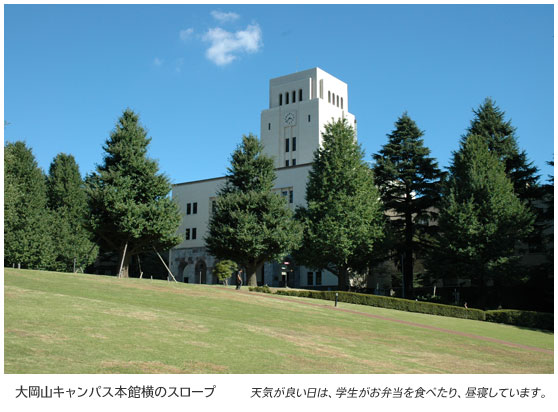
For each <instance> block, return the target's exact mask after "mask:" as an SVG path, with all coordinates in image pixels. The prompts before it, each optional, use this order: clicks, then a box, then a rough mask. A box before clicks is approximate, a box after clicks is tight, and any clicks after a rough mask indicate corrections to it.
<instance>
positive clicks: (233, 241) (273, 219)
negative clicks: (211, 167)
mask: <svg viewBox="0 0 558 412" xmlns="http://www.w3.org/2000/svg"><path fill="white" fill-rule="evenodd" d="M262 149H263V146H262V144H261V142H260V141H259V140H258V139H257V137H255V136H253V135H249V136H243V138H242V143H241V144H240V145H239V146H238V147H237V149H236V150H235V151H234V152H233V154H232V158H231V166H230V167H229V168H228V172H229V174H228V175H227V183H226V185H225V186H224V187H223V188H222V190H220V192H219V193H218V197H217V199H216V201H215V208H214V210H213V214H212V216H211V218H210V220H209V227H208V235H207V236H206V238H205V242H206V245H207V249H208V251H209V253H211V254H212V255H213V256H215V257H216V258H217V259H230V260H233V261H235V262H237V263H238V264H240V265H241V266H244V267H245V268H246V276H247V278H248V285H250V286H256V285H257V275H256V274H257V271H258V270H259V269H260V268H261V267H262V266H263V264H264V263H265V262H269V261H277V260H279V259H281V258H282V257H284V256H285V255H287V254H288V253H289V252H290V251H291V250H292V249H294V248H295V247H297V246H298V244H299V241H300V227H299V225H298V223H297V222H296V221H295V220H294V219H293V213H292V211H291V210H290V209H289V208H288V206H287V203H286V200H285V199H284V198H283V197H281V196H280V195H279V194H277V193H274V192H272V191H271V189H272V187H273V180H274V179H275V172H274V170H273V160H272V159H271V158H269V157H267V156H265V155H264V154H263V153H262Z"/></svg>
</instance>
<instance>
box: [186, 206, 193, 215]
mask: <svg viewBox="0 0 558 412" xmlns="http://www.w3.org/2000/svg"><path fill="white" fill-rule="evenodd" d="M186 214H187V215H190V214H192V204H191V203H188V204H187V205H186Z"/></svg>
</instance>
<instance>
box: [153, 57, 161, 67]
mask: <svg viewBox="0 0 558 412" xmlns="http://www.w3.org/2000/svg"><path fill="white" fill-rule="evenodd" d="M153 64H154V65H155V66H161V65H162V64H163V60H161V59H160V58H158V57H155V59H153Z"/></svg>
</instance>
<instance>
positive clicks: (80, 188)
mask: <svg viewBox="0 0 558 412" xmlns="http://www.w3.org/2000/svg"><path fill="white" fill-rule="evenodd" d="M47 196H48V207H49V209H50V210H51V213H52V216H53V219H54V221H53V229H54V231H53V242H54V245H55V249H56V254H57V256H56V261H55V263H54V266H53V267H52V269H54V270H59V271H72V270H73V268H74V264H75V267H76V269H77V268H80V267H85V266H87V265H89V264H91V263H93V262H94V261H95V258H96V256H97V253H98V247H96V245H95V244H94V243H93V242H91V240H90V237H91V234H90V233H89V232H88V231H87V230H86V229H85V227H84V225H85V222H86V218H87V216H88V209H87V195H86V192H85V186H84V182H83V180H82V178H81V174H80V172H79V166H78V165H77V163H76V161H75V159H74V157H73V156H72V155H67V154H64V153H60V154H58V155H57V156H56V157H55V158H54V160H53V161H52V163H51V164H50V168H49V174H48V176H47ZM74 259H75V261H74Z"/></svg>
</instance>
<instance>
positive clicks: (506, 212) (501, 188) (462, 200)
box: [429, 135, 534, 295]
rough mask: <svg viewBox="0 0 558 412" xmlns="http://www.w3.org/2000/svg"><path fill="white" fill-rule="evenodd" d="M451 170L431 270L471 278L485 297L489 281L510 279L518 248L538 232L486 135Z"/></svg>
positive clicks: (472, 141)
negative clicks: (531, 233)
mask: <svg viewBox="0 0 558 412" xmlns="http://www.w3.org/2000/svg"><path fill="white" fill-rule="evenodd" d="M450 172H451V177H450V179H449V182H448V184H447V187H446V189H445V193H444V198H443V200H442V202H441V210H440V216H439V226H440V234H439V236H438V239H437V240H438V242H437V247H436V248H435V249H434V250H433V251H432V252H431V254H430V258H429V267H430V269H431V270H432V271H433V272H434V273H435V274H437V276H439V277H456V278H462V279H471V281H472V284H473V286H478V287H479V288H480V290H481V295H482V294H483V288H484V287H485V285H486V282H487V281H494V282H496V284H503V282H508V281H509V280H510V279H509V276H510V273H512V268H513V267H514V264H515V263H516V262H517V260H518V258H519V256H518V255H517V253H516V248H515V246H516V244H517V242H518V241H520V240H522V239H524V238H525V236H526V235H527V234H528V233H529V232H530V231H531V230H532V225H533V220H534V219H533V215H532V214H531V213H530V212H529V210H528V209H527V207H526V206H525V205H524V204H523V203H522V202H521V201H520V200H519V199H518V198H517V196H516V195H515V193H514V191H513V185H512V183H511V182H510V180H509V179H508V177H507V176H506V173H505V171H504V165H503V164H502V163H501V162H500V161H499V160H498V158H497V157H496V155H495V153H493V152H491V151H489V149H488V145H487V143H486V141H485V140H484V139H483V138H482V137H480V136H476V135H472V136H469V138H467V139H466V140H465V141H463V142H462V143H461V148H460V150H459V151H458V152H456V153H454V157H453V163H452V165H451V167H450Z"/></svg>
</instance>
